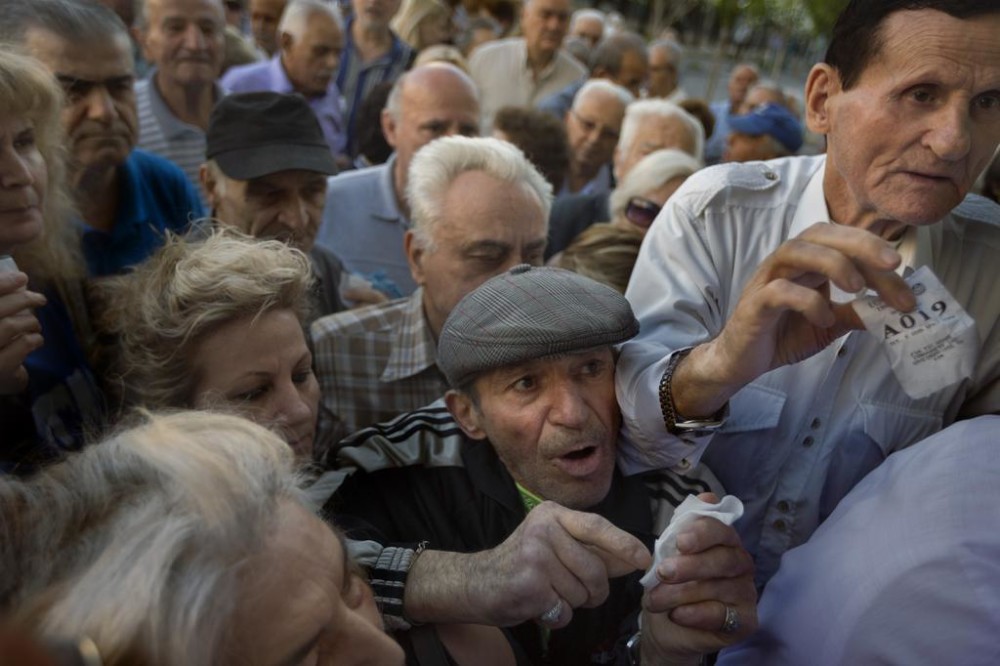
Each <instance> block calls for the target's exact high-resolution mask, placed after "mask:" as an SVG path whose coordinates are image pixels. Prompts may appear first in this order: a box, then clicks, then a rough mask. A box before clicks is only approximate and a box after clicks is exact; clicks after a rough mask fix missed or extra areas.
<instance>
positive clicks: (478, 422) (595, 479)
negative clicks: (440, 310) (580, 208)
mask: <svg viewBox="0 0 1000 666" xmlns="http://www.w3.org/2000/svg"><path fill="white" fill-rule="evenodd" d="M637 328H638V324H637V322H636V320H635V317H634V316H633V315H632V311H631V309H630V307H629V305H628V302H627V301H626V300H625V299H624V297H622V296H621V294H619V293H617V292H615V291H614V290H612V289H610V288H608V287H605V286H603V285H600V284H598V283H596V282H594V281H592V280H590V279H588V278H585V277H583V276H580V275H577V274H575V273H571V272H568V271H563V270H560V269H552V268H537V267H536V268H532V267H530V266H517V267H515V268H514V269H512V270H510V271H509V272H507V273H504V274H502V275H499V276H497V277H495V278H493V279H492V280H489V281H488V282H486V283H485V284H483V285H482V286H481V287H479V288H478V289H476V290H475V291H473V292H472V293H470V294H469V295H467V296H466V297H465V298H463V299H462V300H461V301H460V302H459V303H458V304H457V305H456V306H455V308H454V310H453V311H452V313H451V315H450V316H449V317H448V319H447V320H446V322H445V323H444V327H443V329H442V331H441V337H440V342H439V364H440V367H441V369H442V370H443V371H444V373H445V375H446V376H447V378H448V382H449V385H450V386H451V390H449V391H448V393H447V395H446V396H445V403H446V405H447V409H444V408H443V407H441V406H440V403H438V405H432V406H431V407H429V408H427V409H423V410H420V411H418V412H414V413H411V414H407V415H405V416H403V417H401V418H399V419H397V420H396V421H394V422H392V423H388V424H383V425H380V426H379V427H377V428H371V429H369V430H367V431H363V432H361V433H358V434H357V435H355V436H354V437H352V438H350V439H349V440H348V443H349V444H350V446H349V447H347V448H344V449H341V450H340V451H339V462H340V463H341V464H344V465H350V466H353V467H356V468H358V469H359V470H360V471H358V472H356V473H355V474H354V475H352V476H351V477H350V478H348V479H347V480H346V482H345V483H344V485H343V486H342V487H341V488H340V489H339V491H338V492H337V493H336V494H335V495H334V496H333V498H332V499H331V500H330V501H329V502H327V505H326V506H327V510H328V511H329V512H330V513H332V514H333V517H334V519H335V520H336V521H337V522H338V523H340V524H342V525H344V526H345V527H346V528H347V529H349V530H350V531H351V533H352V534H353V535H355V536H356V537H361V538H369V539H372V540H374V541H376V542H379V543H396V544H405V543H417V542H422V541H423V542H426V543H428V544H430V547H431V549H432V550H425V551H424V552H423V553H421V554H420V555H419V556H418V557H416V559H414V560H411V561H410V567H409V571H408V574H409V575H408V576H406V575H405V574H404V572H400V571H399V569H402V568H405V564H404V565H403V566H399V567H395V569H396V571H395V575H394V576H393V575H389V576H386V575H385V574H386V573H387V570H388V571H391V570H392V569H393V568H392V567H385V568H382V567H380V566H379V565H376V567H375V570H374V571H373V572H372V573H373V576H372V579H373V581H374V586H375V589H376V594H379V595H382V594H384V593H389V594H391V593H392V590H387V588H388V586H387V585H385V584H384V582H383V581H388V580H397V581H404V580H405V589H397V590H396V591H395V596H396V597H397V606H398V601H399V600H401V601H402V608H401V609H400V610H401V611H402V614H403V615H405V618H406V619H408V620H409V621H414V622H471V623H478V624H488V625H499V626H509V627H512V629H511V634H512V636H513V639H514V640H515V641H516V643H517V644H518V646H519V647H520V649H521V650H523V651H524V652H525V653H526V654H527V657H528V660H529V662H530V663H543V662H544V663H554V664H586V663H612V662H614V663H640V660H641V663H650V664H660V663H674V661H672V660H673V659H677V660H679V662H678V663H689V662H691V661H694V662H696V661H697V659H698V655H699V654H700V653H702V652H709V651H715V650H717V649H718V648H719V647H721V646H722V645H725V644H727V643H731V642H734V641H736V640H738V639H739V638H740V637H741V636H745V635H749V634H750V633H752V631H753V629H754V625H755V607H754V606H755V604H754V601H755V593H754V590H753V583H752V578H751V575H750V571H751V569H750V566H749V557H748V556H747V554H746V553H745V552H744V551H743V549H742V548H741V547H740V545H739V540H738V539H737V538H736V535H735V531H734V530H733V529H732V528H730V527H726V526H724V525H723V524H722V523H721V522H719V521H717V520H715V519H713V518H708V517H703V518H701V519H700V520H698V521H696V522H695V523H693V524H691V525H690V528H689V529H686V530H682V532H681V533H680V534H679V539H678V544H679V545H680V546H681V548H680V553H681V554H680V555H679V556H677V557H671V558H669V559H667V560H665V561H664V562H661V563H660V565H659V566H658V567H657V569H656V577H657V579H658V580H657V579H654V581H656V582H664V583H667V584H666V585H658V586H656V587H655V588H654V589H652V590H651V592H649V593H647V594H646V596H645V601H644V603H642V608H644V609H645V610H640V602H641V601H642V600H643V590H642V587H641V586H640V585H639V584H638V579H639V577H640V572H637V571H636V569H645V568H647V567H648V566H649V563H650V558H649V554H648V552H647V549H648V548H649V547H650V546H651V545H652V542H653V540H654V539H655V538H656V536H657V535H658V534H659V533H660V532H661V531H662V530H663V528H664V527H665V525H666V524H667V522H668V521H669V520H670V518H671V516H672V515H673V512H674V508H675V506H677V505H678V504H679V503H680V502H681V500H682V499H684V498H685V497H686V496H687V495H688V494H695V493H698V492H705V491H706V490H709V489H711V488H714V480H713V479H712V477H711V474H710V473H708V472H707V470H699V471H698V473H697V474H696V475H690V476H681V475H677V474H674V473H671V472H659V473H653V474H650V475H647V476H644V477H642V478H638V477H632V478H626V477H624V476H622V475H621V474H620V473H618V472H617V471H616V470H615V448H616V446H617V437H618V426H619V418H620V416H619V412H618V406H617V404H616V402H615V396H614V365H615V352H614V348H613V345H616V344H618V343H620V342H622V341H623V340H626V339H628V338H629V337H631V336H632V335H634V334H635V332H636V330H637ZM389 456H391V457H392V459H396V460H401V459H405V460H407V461H408V462H407V463H400V464H399V465H391V464H388V460H389V459H390V458H389ZM703 499H706V500H710V499H712V498H711V496H706V497H704V498H703ZM382 559H383V561H384V558H382ZM400 559H404V558H400ZM401 574H404V575H401ZM609 579H612V580H609ZM397 586H398V587H399V588H401V587H402V585H398V584H397ZM685 590H686V592H685ZM688 604H695V605H692V606H687V605H688ZM386 607H392V604H388V605H387V604H383V608H386ZM667 611H669V613H668V612H667ZM640 614H641V615H642V619H641V623H642V625H641V626H642V633H641V637H640V635H639V634H638V633H635V634H634V636H635V640H633V641H629V648H628V649H627V648H626V647H625V643H626V638H627V637H628V636H629V635H630V634H633V632H635V631H636V622H637V619H638V616H639V615H640ZM532 620H534V621H532ZM538 623H540V624H541V625H542V627H543V628H544V629H545V631H544V632H543V631H540V628H539V626H538ZM626 651H628V655H627V657H626V654H625V653H626Z"/></svg>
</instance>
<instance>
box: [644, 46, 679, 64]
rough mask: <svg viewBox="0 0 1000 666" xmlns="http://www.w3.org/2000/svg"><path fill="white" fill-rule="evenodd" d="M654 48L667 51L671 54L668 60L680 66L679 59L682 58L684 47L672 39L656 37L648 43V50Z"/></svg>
mask: <svg viewBox="0 0 1000 666" xmlns="http://www.w3.org/2000/svg"><path fill="white" fill-rule="evenodd" d="M656 49H663V50H664V51H666V52H667V53H669V54H670V56H671V59H670V62H672V63H674V64H675V65H677V67H680V64H681V60H682V59H683V58H684V47H682V46H681V45H680V44H678V43H677V42H675V41H674V40H672V39H658V40H656V41H655V42H653V43H652V44H650V45H649V50H650V51H653V50H656Z"/></svg>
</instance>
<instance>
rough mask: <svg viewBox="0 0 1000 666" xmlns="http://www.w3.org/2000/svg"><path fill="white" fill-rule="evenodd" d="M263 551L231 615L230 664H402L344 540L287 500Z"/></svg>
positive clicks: (252, 565)
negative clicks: (232, 636)
mask: <svg viewBox="0 0 1000 666" xmlns="http://www.w3.org/2000/svg"><path fill="white" fill-rule="evenodd" d="M275 524H276V526H277V527H276V529H275V531H274V533H273V535H272V536H271V539H270V540H269V542H268V544H267V546H266V547H265V548H264V550H263V551H262V552H261V553H259V554H258V555H255V556H254V557H252V558H250V560H249V561H248V563H247V564H248V566H247V569H246V572H245V576H244V581H245V583H246V584H245V587H244V592H243V594H242V595H241V598H240V602H239V603H238V605H237V608H236V613H235V616H234V618H233V627H234V645H233V646H232V648H231V651H230V654H233V655H234V656H235V657H236V658H235V659H233V660H232V661H233V663H241V664H250V665H252V666H258V665H259V666H293V665H294V666H299V665H302V666H322V665H325V664H337V665H338V666H339V665H341V664H343V665H346V666H353V665H356V664H379V665H381V664H386V665H395V664H402V663H403V651H402V649H401V648H400V647H399V646H398V645H397V644H396V643H395V642H394V641H393V640H392V639H391V638H390V637H389V636H388V635H386V633H385V632H384V631H383V630H382V624H381V618H380V616H379V614H378V610H377V608H376V607H375V601H374V597H373V596H372V592H371V588H370V587H368V584H367V583H365V582H364V581H363V580H362V579H361V578H360V577H359V576H357V575H356V574H355V573H354V571H355V569H354V567H353V566H352V564H351V563H350V560H349V558H348V556H347V553H346V550H345V549H344V544H343V542H342V541H341V540H340V539H339V538H338V537H337V535H335V534H334V533H333V531H331V530H330V528H329V527H328V526H327V525H326V524H325V523H323V521H321V520H320V519H319V518H317V517H316V516H314V515H312V514H310V513H309V512H308V511H306V510H305V509H303V508H302V507H300V506H298V505H295V504H293V503H291V502H286V503H284V504H283V505H282V506H281V507H280V508H279V510H278V515H277V517H276V520H275Z"/></svg>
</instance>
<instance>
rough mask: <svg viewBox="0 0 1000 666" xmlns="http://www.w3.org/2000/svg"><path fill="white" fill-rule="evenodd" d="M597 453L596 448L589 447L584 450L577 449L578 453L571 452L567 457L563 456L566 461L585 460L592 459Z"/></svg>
mask: <svg viewBox="0 0 1000 666" xmlns="http://www.w3.org/2000/svg"><path fill="white" fill-rule="evenodd" d="M595 451H597V447H596V446H587V447H584V448H582V449H577V450H576V451H570V452H569V453H567V454H566V455H564V456H562V457H563V459H565V460H584V459H585V458H588V457H590V456H591V455H593V454H594V452H595Z"/></svg>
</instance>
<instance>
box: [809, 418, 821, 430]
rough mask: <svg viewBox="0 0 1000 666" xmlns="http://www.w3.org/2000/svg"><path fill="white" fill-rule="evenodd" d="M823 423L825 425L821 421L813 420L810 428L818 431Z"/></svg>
mask: <svg viewBox="0 0 1000 666" xmlns="http://www.w3.org/2000/svg"><path fill="white" fill-rule="evenodd" d="M822 423H823V422H822V421H820V420H819V419H813V420H812V423H810V424H809V427H810V428H812V429H813V430H816V429H817V428H819V427H820V425H821V424H822Z"/></svg>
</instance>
